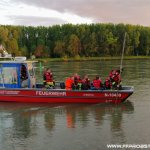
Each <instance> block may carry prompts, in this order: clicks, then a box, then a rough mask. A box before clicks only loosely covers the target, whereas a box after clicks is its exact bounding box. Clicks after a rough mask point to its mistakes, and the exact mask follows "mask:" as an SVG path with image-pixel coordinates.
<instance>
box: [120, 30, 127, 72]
mask: <svg viewBox="0 0 150 150" xmlns="http://www.w3.org/2000/svg"><path fill="white" fill-rule="evenodd" d="M126 36H127V33H126V32H125V34H124V40H123V47H122V55H121V63H120V75H121V72H122V68H123V67H122V64H123V57H124V49H125V43H126Z"/></svg>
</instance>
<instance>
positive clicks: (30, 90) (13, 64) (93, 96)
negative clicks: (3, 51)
mask: <svg viewBox="0 0 150 150" xmlns="http://www.w3.org/2000/svg"><path fill="white" fill-rule="evenodd" d="M34 63H35V62H34V61H26V59H25V58H24V57H16V58H15V59H14V60H9V61H8V60H7V61H0V101H1V102H24V103H30V102H31V103H121V102H123V101H125V100H126V99H127V98H128V97H129V96H130V95H131V94H132V93H133V91H134V88H133V86H123V87H122V89H121V90H66V89H61V86H57V87H56V88H55V89H46V88H43V86H42V84H37V83H36V81H35V71H34ZM22 68H24V70H25V72H26V75H27V78H26V79H25V81H26V86H22V82H24V81H23V79H22V78H21V74H22V71H21V70H22Z"/></svg>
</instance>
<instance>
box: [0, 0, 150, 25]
mask: <svg viewBox="0 0 150 150" xmlns="http://www.w3.org/2000/svg"><path fill="white" fill-rule="evenodd" d="M66 23H72V24H82V23H83V24H91V23H115V24H118V23H125V24H133V25H137V24H138V25H143V26H150V0H0V24H1V25H25V26H52V25H56V24H66Z"/></svg>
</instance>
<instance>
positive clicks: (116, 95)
mask: <svg viewBox="0 0 150 150" xmlns="http://www.w3.org/2000/svg"><path fill="white" fill-rule="evenodd" d="M104 96H105V97H121V93H104Z"/></svg>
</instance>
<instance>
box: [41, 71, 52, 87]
mask: <svg viewBox="0 0 150 150" xmlns="http://www.w3.org/2000/svg"><path fill="white" fill-rule="evenodd" d="M43 78H44V80H45V82H44V84H45V87H46V88H54V86H55V81H54V79H53V73H52V72H51V70H50V68H47V69H46V71H45V72H44V75H43Z"/></svg>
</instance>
